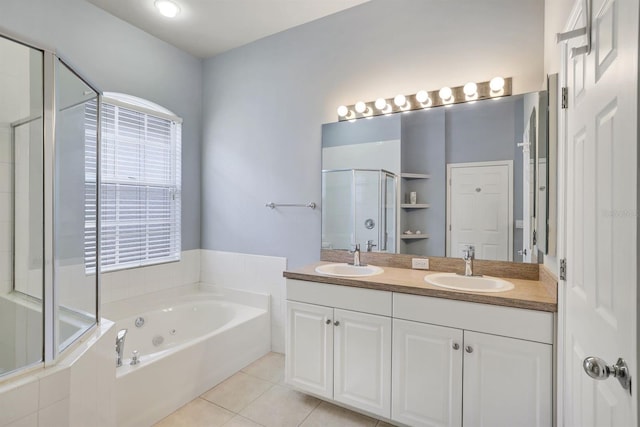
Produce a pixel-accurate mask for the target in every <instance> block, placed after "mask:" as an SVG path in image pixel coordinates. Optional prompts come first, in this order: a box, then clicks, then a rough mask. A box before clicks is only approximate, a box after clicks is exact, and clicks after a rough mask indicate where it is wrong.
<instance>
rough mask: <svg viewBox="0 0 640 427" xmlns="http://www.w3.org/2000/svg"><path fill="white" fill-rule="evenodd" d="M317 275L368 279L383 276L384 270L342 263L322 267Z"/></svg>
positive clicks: (317, 271)
mask: <svg viewBox="0 0 640 427" xmlns="http://www.w3.org/2000/svg"><path fill="white" fill-rule="evenodd" d="M316 273H322V274H327V275H329V276H340V277H366V276H375V275H377V274H382V273H384V270H383V269H382V268H380V267H376V266H375V265H361V266H358V267H356V266H355V265H351V264H347V263H340V264H325V265H320V266H318V267H316Z"/></svg>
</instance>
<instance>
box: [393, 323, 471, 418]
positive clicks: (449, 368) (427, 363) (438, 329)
mask: <svg viewBox="0 0 640 427" xmlns="http://www.w3.org/2000/svg"><path fill="white" fill-rule="evenodd" d="M455 347H457V349H456V348H455ZM392 372H393V379H392V387H391V390H392V391H391V396H392V409H391V411H392V412H391V419H392V420H394V421H398V422H401V423H403V424H407V425H411V426H416V427H417V426H430V427H431V426H438V427H439V426H460V425H461V424H462V330H460V329H454V328H445V327H442V326H435V325H428V324H425V323H417V322H409V321H406V320H398V319H393V366H392Z"/></svg>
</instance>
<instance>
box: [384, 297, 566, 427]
mask: <svg viewBox="0 0 640 427" xmlns="http://www.w3.org/2000/svg"><path fill="white" fill-rule="evenodd" d="M393 315H394V319H393V387H392V414H391V418H392V419H393V420H394V421H398V422H401V423H403V424H407V425H411V426H461V425H464V426H465V427H469V426H471V427H473V426H492V427H494V426H495V427H499V426H505V427H511V426H519V427H526V426H537V427H545V426H551V425H552V398H553V392H552V391H553V387H552V375H553V374H552V357H553V356H552V348H553V347H552V343H553V314H552V313H546V312H540V311H533V310H523V309H517V308H510V307H498V306H490V305H485V304H476V303H469V302H463V301H453V300H446V299H436V298H429V297H422V296H415V295H406V294H394V311H393ZM398 318H402V319H398ZM405 319H410V320H405ZM434 323H435V324H434ZM437 324H444V325H447V326H446V327H444V326H439V325H437ZM450 326H454V327H450ZM478 331H481V332H478ZM463 402H464V406H463V404H462V403H463Z"/></svg>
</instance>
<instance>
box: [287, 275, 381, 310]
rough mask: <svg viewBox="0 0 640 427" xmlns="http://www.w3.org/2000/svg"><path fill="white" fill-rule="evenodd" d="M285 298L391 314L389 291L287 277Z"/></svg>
mask: <svg viewBox="0 0 640 427" xmlns="http://www.w3.org/2000/svg"><path fill="white" fill-rule="evenodd" d="M287 299H288V300H290V301H299V302H306V303H310V304H319V305H324V306H327V307H335V308H342V309H345V310H353V311H360V312H363V313H372V314H379V315H381V316H391V304H392V303H391V301H392V297H391V292H386V291H376V290H373V289H362V288H354V287H351V286H340V285H328V284H326V283H315V282H305V281H302V280H294V279H287Z"/></svg>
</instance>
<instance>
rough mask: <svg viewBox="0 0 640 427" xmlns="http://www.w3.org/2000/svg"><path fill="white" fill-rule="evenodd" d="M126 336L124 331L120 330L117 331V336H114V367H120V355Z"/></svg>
mask: <svg viewBox="0 0 640 427" xmlns="http://www.w3.org/2000/svg"><path fill="white" fill-rule="evenodd" d="M126 336H127V330H126V329H120V330H119V331H118V335H117V336H116V354H117V355H118V357H117V359H116V367H120V366H122V354H123V353H124V338H125V337H126Z"/></svg>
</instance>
